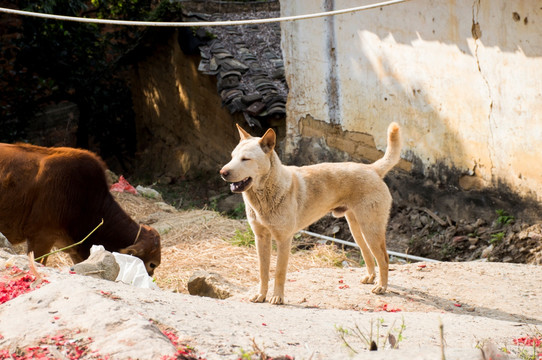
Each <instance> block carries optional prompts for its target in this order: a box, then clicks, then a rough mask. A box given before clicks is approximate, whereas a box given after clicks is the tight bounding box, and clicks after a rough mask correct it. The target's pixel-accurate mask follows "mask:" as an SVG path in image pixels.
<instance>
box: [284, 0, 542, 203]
mask: <svg viewBox="0 0 542 360" xmlns="http://www.w3.org/2000/svg"><path fill="white" fill-rule="evenodd" d="M359 5H360V4H359V2H358V1H354V0H344V1H330V0H321V1H314V2H312V1H311V2H299V1H293V0H282V1H281V12H282V15H283V16H288V15H298V14H307V13H316V12H321V11H325V10H330V8H333V9H343V8H349V7H355V6H359ZM281 26H282V48H283V52H284V60H285V67H286V76H287V80H288V86H289V89H290V91H289V98H288V106H287V138H286V142H285V154H290V155H291V159H293V157H294V156H293V154H299V153H300V152H303V151H304V149H303V146H305V145H306V144H307V138H311V137H312V138H318V137H319V138H320V139H321V142H326V137H328V135H329V133H328V132H322V131H321V130H318V131H316V130H315V131H309V130H310V129H311V126H314V128H315V129H321V128H322V126H320V127H318V126H317V125H315V124H317V123H318V122H322V123H325V124H328V125H330V126H332V127H333V126H339V127H340V129H342V131H344V134H350V135H344V136H345V138H352V134H356V133H358V134H366V135H369V136H370V137H372V138H373V139H374V148H375V149H377V150H380V151H382V150H384V149H385V146H386V128H387V126H388V124H389V123H390V122H391V121H397V122H399V123H400V124H401V125H402V128H403V134H404V149H403V155H402V157H403V159H404V160H405V161H407V162H410V163H411V165H412V166H411V167H410V170H409V172H410V173H412V174H418V175H420V174H421V175H422V176H426V177H431V178H433V179H434V180H435V182H440V183H448V184H450V185H451V186H458V187H460V188H462V189H463V190H485V189H491V188H493V189H497V190H498V189H500V188H503V187H502V185H504V187H505V188H506V189H507V191H508V190H509V191H512V192H514V193H516V194H518V195H519V196H522V197H526V198H530V199H532V200H535V201H538V202H540V201H541V200H542V161H541V159H542V150H541V147H540V146H538V144H540V143H541V142H542V40H540V34H541V33H542V9H541V8H540V6H539V5H537V2H534V1H528V0H518V1H513V2H512V1H506V0H493V1H489V0H475V1H473V0H470V1H464V0H448V1H436V0H435V1H431V0H428V1H423V2H422V1H408V2H405V3H401V4H397V5H393V6H388V7H383V8H378V9H373V10H368V11H363V12H356V13H351V14H345V15H339V16H336V17H335V18H334V19H333V20H332V21H330V20H329V19H326V18H318V19H310V20H304V21H297V22H287V23H282V25H281ZM330 32H332V33H331V34H330ZM330 64H334V65H333V66H334V68H333V71H330V68H329V66H330ZM330 76H333V79H330ZM330 82H331V83H333V84H334V85H333V88H334V89H335V90H334V91H335V92H336V94H338V97H339V98H338V99H335V100H331V99H330V95H333V94H330V90H329V89H330V86H329V84H330ZM333 107H336V109H334V108H333ZM333 114H340V119H337V118H334V117H333ZM307 119H311V121H307ZM311 124H312V125H311ZM336 138H337V136H335V135H333V136H331V138H330V139H331V142H335V143H338V141H335V140H333V139H336ZM354 138H355V137H354ZM329 142H330V141H328V142H326V146H328V145H329ZM330 148H333V146H330ZM338 150H339V151H343V152H346V153H348V150H341V149H338ZM350 155H353V156H352V157H354V158H356V157H360V156H361V157H363V154H350ZM365 158H366V159H368V160H371V154H370V151H369V152H367V156H366V157H365ZM314 160H315V161H316V160H317V159H314ZM443 169H449V170H453V174H454V176H453V178H451V177H450V171H445V170H443Z"/></svg>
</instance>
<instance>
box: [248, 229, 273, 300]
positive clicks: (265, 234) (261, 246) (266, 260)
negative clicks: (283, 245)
mask: <svg viewBox="0 0 542 360" xmlns="http://www.w3.org/2000/svg"><path fill="white" fill-rule="evenodd" d="M251 227H252V231H253V232H254V235H255V242H256V250H257V252H258V264H259V267H260V290H259V292H258V293H257V294H256V295H254V296H253V297H252V298H251V299H250V301H252V302H264V301H265V298H266V296H267V290H268V288H269V265H270V262H271V233H270V232H269V230H267V229H266V228H264V227H263V226H261V225H259V224H251Z"/></svg>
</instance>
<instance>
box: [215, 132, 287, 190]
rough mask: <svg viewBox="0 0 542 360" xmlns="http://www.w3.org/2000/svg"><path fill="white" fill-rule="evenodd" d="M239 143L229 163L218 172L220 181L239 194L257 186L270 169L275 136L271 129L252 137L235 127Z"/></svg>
mask: <svg viewBox="0 0 542 360" xmlns="http://www.w3.org/2000/svg"><path fill="white" fill-rule="evenodd" d="M237 129H238V130H239V136H240V137H241V141H240V142H239V144H238V145H237V146H236V147H235V149H233V152H232V153H231V161H230V162H229V163H227V164H226V165H224V167H223V168H222V169H221V170H220V175H221V176H222V179H224V180H225V181H227V182H229V183H231V184H230V189H231V191H232V192H234V193H241V192H243V191H246V190H248V189H250V188H251V187H252V186H253V185H254V184H256V186H257V185H258V183H259V181H260V179H261V177H262V176H264V175H265V174H267V173H268V172H269V169H270V168H271V156H273V150H274V149H275V143H276V138H277V137H276V134H275V132H274V131H273V129H269V130H267V132H266V133H265V134H264V136H262V137H261V138H259V137H252V136H250V134H249V133H247V132H246V131H245V130H243V129H242V128H241V127H240V126H239V125H237Z"/></svg>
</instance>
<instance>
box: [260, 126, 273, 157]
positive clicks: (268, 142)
mask: <svg viewBox="0 0 542 360" xmlns="http://www.w3.org/2000/svg"><path fill="white" fill-rule="evenodd" d="M276 141H277V135H276V134H275V131H273V129H268V130H267V131H266V132H265V134H264V135H263V136H262V138H261V139H260V141H259V143H260V146H261V147H262V150H263V152H264V153H266V154H267V153H269V152H271V151H273V149H274V148H275V143H276Z"/></svg>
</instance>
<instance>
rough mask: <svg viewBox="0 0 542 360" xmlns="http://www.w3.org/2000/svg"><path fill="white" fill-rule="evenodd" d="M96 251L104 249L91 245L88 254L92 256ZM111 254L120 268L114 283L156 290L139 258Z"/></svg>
mask: <svg viewBox="0 0 542 360" xmlns="http://www.w3.org/2000/svg"><path fill="white" fill-rule="evenodd" d="M96 250H104V247H103V246H101V245H92V247H91V248H90V253H91V254H92V253H93V252H94V251H96ZM112 254H113V256H114V257H115V260H116V261H117V264H119V267H120V271H119V275H118V276H117V279H116V280H115V281H119V282H122V283H124V284H128V285H133V286H136V287H140V288H144V289H157V288H158V286H157V285H156V284H155V283H154V282H153V281H152V278H151V277H150V276H149V274H148V273H147V269H145V264H143V261H142V260H141V259H140V258H138V257H135V256H132V255H126V254H121V253H118V252H112Z"/></svg>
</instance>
